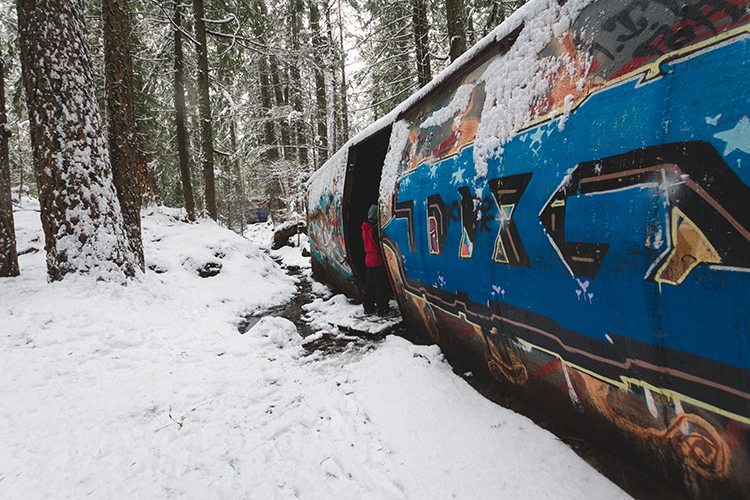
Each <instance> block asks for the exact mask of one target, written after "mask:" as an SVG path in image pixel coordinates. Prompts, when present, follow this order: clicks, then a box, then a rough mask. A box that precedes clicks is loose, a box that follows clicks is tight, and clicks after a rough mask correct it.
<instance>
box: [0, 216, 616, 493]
mask: <svg viewBox="0 0 750 500" xmlns="http://www.w3.org/2000/svg"><path fill="white" fill-rule="evenodd" d="M182 217H183V214H182V213H181V212H179V211H173V210H166V209H156V210H153V211H151V212H149V213H148V214H146V215H145V217H144V219H143V227H144V244H145V255H146V262H147V263H148V265H149V270H148V271H147V272H146V273H145V275H144V276H142V278H141V279H139V280H135V281H130V282H129V284H128V285H127V286H120V285H116V284H114V283H107V282H97V281H95V280H92V279H91V278H90V277H85V276H69V277H67V278H66V279H65V280H63V281H61V282H54V283H49V284H48V283H46V270H45V263H44V251H43V244H44V243H43V237H42V236H41V224H40V222H39V213H38V205H34V204H33V203H31V202H29V203H24V204H23V206H22V207H21V208H19V209H18V210H16V212H15V223H16V228H17V232H18V247H19V250H21V251H22V252H23V255H21V256H20V257H19V261H20V262H19V264H20V267H21V276H19V277H17V278H0V332H1V333H2V335H0V366H2V370H0V401H2V402H3V404H2V405H0V442H2V444H3V445H2V446H1V447H0V497H2V498H14V499H15V498H22V499H24V500H36V499H48V498H82V497H87V496H88V497H92V498H107V499H112V500H116V499H121V498H122V499H126V498H127V499H131V498H148V499H162V498H164V499H166V498H186V499H193V498H194V499H200V500H211V499H227V498H248V499H267V498H268V499H286V498H290V499H291V498H297V499H320V498H330V499H342V500H348V499H351V498H367V499H389V500H390V499H421V498H430V499H433V498H434V499H440V498H466V499H484V498H486V499H490V498H513V499H514V500H515V499H527V498H528V499H538V498H551V499H571V498H575V499H599V498H607V499H620V498H627V495H625V494H624V493H623V492H622V491H620V490H618V489H617V488H616V487H615V486H614V485H612V484H611V483H610V482H609V481H607V480H606V479H605V478H603V477H602V476H601V475H599V474H598V473H597V472H596V471H594V470H593V469H591V468H590V467H589V466H588V465H586V464H585V463H584V462H583V461H582V460H581V459H580V458H579V457H578V456H576V455H575V454H574V453H573V452H572V451H571V450H570V449H568V448H567V447H565V446H564V445H563V444H561V443H560V442H559V441H558V440H557V439H556V438H555V437H554V436H552V435H551V434H549V433H547V432H546V431H544V430H542V429H539V428H537V427H535V426H534V425H533V424H532V423H531V422H529V421H528V420H527V419H525V418H523V417H520V416H518V415H515V414H513V413H512V412H510V411H508V410H505V409H503V408H500V407H498V406H496V405H494V404H492V403H490V402H488V401H487V400H485V399H484V398H482V397H481V396H480V395H478V394H477V393H476V392H475V391H474V390H473V389H471V387H469V386H468V385H467V384H466V382H464V381H463V380H462V379H460V378H458V377H456V376H455V375H454V374H453V372H452V370H451V367H450V366H449V365H448V364H447V363H445V361H444V360H443V358H442V355H441V354H440V351H439V349H438V348H436V347H434V346H432V347H425V346H421V347H420V346H414V345H411V344H409V343H408V342H406V341H404V340H402V339H400V338H394V337H388V338H387V339H386V340H385V341H383V342H382V343H374V342H371V341H368V340H366V339H358V340H357V341H356V342H352V343H351V344H349V347H348V348H346V349H345V350H344V352H341V353H338V354H333V355H326V354H324V353H322V352H321V351H315V352H313V353H309V350H308V349H306V348H305V345H306V344H307V342H309V339H301V338H300V337H299V335H298V334H297V332H296V330H295V328H294V325H293V324H292V323H291V322H290V321H288V320H285V319H282V318H272V317H265V318H262V319H261V320H260V321H259V322H258V323H257V324H256V325H255V326H254V327H253V328H251V329H250V330H248V331H247V332H246V333H245V334H240V333H239V332H238V329H237V324H236V323H237V320H238V319H239V318H240V317H241V316H243V315H245V314H250V313H253V314H258V315H262V311H263V310H264V309H265V308H267V307H270V306H273V305H277V304H280V303H283V302H285V301H286V300H288V299H289V298H290V297H291V295H292V294H293V293H294V291H295V286H294V284H293V281H292V280H291V278H288V277H286V276H285V275H284V274H283V273H282V272H281V271H280V269H279V267H278V266H277V265H276V264H274V263H273V262H272V261H271V260H270V259H269V258H268V257H266V256H265V255H264V254H263V253H262V252H260V251H259V250H258V249H257V247H255V245H253V244H252V243H250V242H248V241H246V240H244V239H243V238H241V237H239V236H238V235H236V234H233V233H232V232H230V231H228V230H225V229H222V228H220V227H219V226H217V225H216V224H214V223H213V222H211V221H200V222H199V223H196V224H187V223H185V222H183V221H182ZM35 250H36V251H35ZM187 261H191V262H198V263H201V262H204V261H217V262H220V263H221V264H222V267H221V271H220V273H219V274H217V275H216V276H214V277H210V278H201V277H200V276H198V274H196V271H195V269H194V268H193V266H185V265H184V263H185V262H187ZM336 300H340V299H336ZM340 305H341V308H340V309H339V308H337V307H336V306H335V304H333V305H331V304H329V306H328V309H326V311H327V314H329V315H330V316H335V315H339V314H344V313H345V311H348V308H350V307H357V308H359V306H353V305H352V304H348V303H341V304H340ZM349 313H351V312H349ZM314 338H315V337H314Z"/></svg>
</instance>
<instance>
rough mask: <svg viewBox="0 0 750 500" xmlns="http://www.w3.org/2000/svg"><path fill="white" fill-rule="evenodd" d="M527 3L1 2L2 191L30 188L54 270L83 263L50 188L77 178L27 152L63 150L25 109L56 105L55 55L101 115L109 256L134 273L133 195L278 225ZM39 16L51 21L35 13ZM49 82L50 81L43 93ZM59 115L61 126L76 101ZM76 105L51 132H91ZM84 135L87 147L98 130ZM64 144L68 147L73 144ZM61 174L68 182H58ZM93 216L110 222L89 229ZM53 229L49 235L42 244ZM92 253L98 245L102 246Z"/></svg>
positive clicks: (199, 212)
mask: <svg viewBox="0 0 750 500" xmlns="http://www.w3.org/2000/svg"><path fill="white" fill-rule="evenodd" d="M523 1H524V0H434V1H431V0H366V1H359V2H358V1H356V0H238V1H233V0H193V1H192V2H188V3H177V2H174V1H157V0H102V1H91V0H81V1H80V2H72V1H71V2H67V1H63V2H60V1H55V0H48V1H43V2H28V1H25V0H18V2H13V1H8V0H0V61H1V64H0V76H1V77H2V78H0V81H1V82H2V83H3V84H4V85H3V86H0V104H2V106H0V131H2V132H3V133H0V141H2V144H0V152H2V153H3V154H2V155H0V160H1V161H2V163H3V165H2V167H3V174H4V175H3V176H2V179H0V180H2V182H0V188H3V190H5V191H8V186H10V188H11V189H12V196H13V198H14V199H16V200H18V199H20V196H22V195H30V196H32V197H39V198H40V200H41V202H42V218H43V223H45V224H47V226H48V227H45V229H46V230H45V234H46V235H47V251H48V258H47V260H48V271H49V278H50V279H52V280H55V279H60V278H62V277H63V276H64V275H65V274H66V273H67V272H71V271H72V272H81V270H82V269H83V270H84V271H85V268H86V267H87V264H80V263H78V264H76V263H73V264H66V263H64V262H63V261H65V260H70V259H71V253H72V251H71V250H70V248H68V247H69V245H68V247H65V246H64V245H62V244H61V243H60V241H61V236H60V234H62V233H63V232H65V228H66V227H69V226H71V224H69V223H66V222H65V219H66V218H67V219H70V217H71V216H70V210H68V213H67V214H66V213H62V211H63V209H62V208H60V206H61V205H65V206H67V208H68V209H70V207H74V208H75V206H76V203H77V202H75V201H71V200H70V199H69V198H60V197H59V195H60V192H61V191H62V192H66V193H68V194H67V196H69V195H70V191H74V190H76V189H78V188H79V187H80V186H79V187H76V186H77V185H76V182H77V181H76V180H75V179H73V180H70V179H67V177H75V176H73V175H72V174H70V167H69V166H64V167H63V171H62V172H52V173H51V174H50V170H54V168H52V167H50V166H45V165H44V160H39V159H37V160H36V161H35V159H34V151H35V147H34V146H33V141H34V137H36V140H37V146H36V150H39V151H41V150H48V151H47V152H48V153H49V154H50V155H51V150H52V149H54V148H56V147H57V146H55V145H54V144H52V142H53V141H50V143H48V144H46V145H45V144H42V142H43V140H42V138H43V137H42V136H45V135H50V133H49V131H48V132H45V133H41V132H40V130H41V128H39V129H38V131H37V133H36V134H35V133H34V127H35V120H34V119H32V120H29V116H30V115H29V107H30V105H31V106H32V107H33V106H39V109H47V108H44V106H45V105H47V106H48V107H49V106H53V107H54V106H55V105H56V104H55V102H56V101H60V97H62V96H60V95H58V94H62V93H63V92H64V90H61V89H62V88H65V85H64V84H63V87H59V85H58V87H55V85H54V83H55V82H54V81H53V82H52V84H49V82H48V81H47V80H49V76H50V75H49V74H50V73H53V74H54V73H55V72H56V71H57V70H54V69H53V70H52V71H50V69H49V68H48V67H45V62H44V57H45V54H49V53H52V52H54V54H55V55H54V57H53V58H52V60H51V62H50V61H46V64H47V66H50V65H52V66H55V65H60V68H62V70H60V71H67V70H68V69H70V68H75V69H72V70H70V71H68V72H69V73H70V74H72V80H73V86H78V87H81V86H82V87H84V88H83V89H80V88H79V89H78V92H80V93H81V95H82V94H84V93H88V94H90V95H92V96H93V99H95V102H96V104H95V105H94V106H93V107H95V108H98V109H96V110H93V112H95V113H96V112H98V114H99V116H100V121H101V135H103V136H106V142H107V145H108V148H109V157H110V165H109V166H108V165H106V164H102V165H101V168H102V169H103V171H104V173H103V174H102V175H103V176H104V177H107V176H108V175H110V174H109V170H111V171H112V175H113V178H114V179H113V180H114V184H115V186H116V187H117V196H118V198H119V205H120V207H121V211H122V214H123V219H124V228H125V233H127V238H129V240H130V246H131V249H132V250H133V254H134V256H129V255H125V256H124V257H123V256H122V255H121V254H127V253H128V252H126V251H123V250H122V249H118V250H116V251H114V254H117V255H116V256H113V255H114V254H112V253H111V254H110V255H104V257H103V260H110V261H112V260H114V261H115V264H116V265H117V266H119V267H120V268H123V267H124V268H125V274H126V275H132V273H133V271H132V269H130V270H129V268H128V266H130V267H133V265H134V266H135V267H141V269H143V257H142V245H141V244H140V223H139V222H138V218H139V213H140V212H139V210H140V206H145V205H147V204H149V203H154V202H156V203H160V204H163V205H166V206H169V207H184V208H185V209H186V214H187V217H188V218H189V219H190V220H195V218H196V216H207V217H211V218H213V219H215V220H217V221H218V222H220V223H221V224H223V225H225V226H226V227H228V228H230V229H232V230H235V231H237V232H242V230H243V228H244V226H245V224H246V223H247V222H248V221H251V220H252V215H253V211H254V209H258V208H266V209H268V210H269V212H270V214H271V217H272V218H273V219H274V220H282V219H283V218H284V217H286V216H288V215H289V214H291V213H302V212H303V211H304V199H305V198H304V183H305V182H306V180H307V179H308V178H309V176H310V174H311V173H312V172H314V171H315V170H316V169H317V168H318V167H320V166H321V165H322V164H323V163H324V162H325V161H326V160H327V159H328V158H329V157H330V156H331V154H333V153H334V152H335V151H336V150H337V149H339V148H340V147H341V146H342V145H343V144H345V143H346V141H347V140H348V139H349V137H351V136H352V135H354V134H356V133H357V132H358V131H360V130H361V129H363V128H364V127H365V126H366V125H368V124H369V123H371V122H372V121H374V120H376V119H378V118H380V117H382V116H383V115H385V114H386V113H388V112H389V111H390V110H391V109H392V108H393V107H394V106H396V105H397V104H398V103H400V102H401V101H403V100H404V99H405V98H406V97H407V96H409V95H410V94H411V93H413V92H414V91H416V90H417V89H419V88H420V87H422V86H424V85H426V84H427V83H428V82H429V81H430V80H431V78H432V76H433V75H434V74H437V73H438V72H439V71H440V70H442V69H443V68H444V67H446V66H447V65H448V64H449V63H450V62H451V61H452V60H454V59H455V58H456V57H458V56H459V55H460V54H461V53H462V52H463V51H465V50H466V48H467V47H470V46H471V45H472V44H474V43H475V42H476V41H477V40H479V39H480V38H481V37H483V36H484V35H486V34H487V33H488V32H489V31H490V30H492V29H493V28H494V27H495V26H496V25H498V24H499V23H501V22H502V21H503V20H504V19H505V18H506V17H507V16H508V15H509V14H510V13H512V12H513V11H514V10H515V9H517V8H518V7H520V6H521V5H522V4H523ZM27 4H28V5H27ZM42 4H43V5H42ZM35 9H36V11H35ZM42 11H43V12H42ZM40 12H42V13H40ZM35 16H36V17H35ZM44 16H48V17H45V19H48V20H49V19H52V20H53V21H40V19H41V18H42V17H44ZM60 19H62V21H61V22H60V23H58V20H60ZM35 22H36V23H37V24H36V25H34V23H35ZM45 22H50V25H51V24H52V23H58V24H63V25H65V26H62V28H60V31H59V33H60V35H59V36H60V37H70V36H71V31H75V30H69V29H68V26H71V25H74V24H76V22H77V23H78V25H79V29H80V31H82V33H81V39H82V40H85V42H83V44H84V45H85V46H87V47H88V50H80V49H79V50H78V53H73V54H70V53H69V54H67V55H65V54H63V53H64V52H66V51H67V52H71V51H74V50H75V49H73V48H74V47H80V44H79V43H78V42H77V40H72V41H70V40H56V39H55V37H54V35H49V33H48V35H47V38H46V39H45V38H44V36H41V35H39V33H42V32H46V31H48V30H47V27H45V26H44V23H45ZM66 23H67V25H66ZM37 35H38V36H37ZM24 41H26V45H24ZM33 44H36V46H33ZM45 44H46V46H45ZM24 47H25V49H24ZM24 50H25V52H24ZM35 51H36V52H38V54H37V55H38V57H37V58H36V59H34V53H35ZM45 51H46V52H45ZM24 57H26V66H24ZM40 61H41V62H40ZM79 63H80V67H79ZM30 68H34V69H35V71H32V70H31V69H30ZM34 73H36V75H35V74H34ZM79 74H81V75H85V76H86V78H83V77H81V78H78V76H77V75H79ZM53 76H54V75H53ZM45 79H47V80H45ZM61 79H62V80H65V76H62V77H61ZM53 80H54V79H53ZM45 82H46V83H45ZM45 85H47V87H54V88H56V89H57V90H55V91H53V92H52V93H50V92H49V89H47V90H40V89H43V88H44V87H45ZM3 87H4V89H3ZM29 89H32V92H34V93H36V94H38V96H36V98H35V99H32V100H29V99H28V98H27V95H28V93H29ZM53 90H54V89H53ZM45 92H47V93H46V94H45ZM45 96H46V97H45ZM45 99H46V100H47V101H48V102H47V103H46V104H45V103H44V102H42V101H44V100H45ZM65 99H68V97H62V100H63V101H65ZM72 100H73V101H80V100H81V99H80V98H74V99H72ZM30 103H31V104H30ZM66 106H67V105H66ZM38 113H39V111H38V110H32V113H31V114H32V116H35V117H38V116H39V114H38ZM65 113H67V114H66V116H67V120H68V121H70V115H71V111H70V110H68V109H67V108H66V111H65ZM85 114H86V112H85V111H81V112H80V113H79V114H77V115H76V116H78V118H77V119H78V120H79V121H80V122H81V123H79V124H78V126H79V132H76V133H72V134H71V132H69V131H68V132H66V135H64V136H61V138H57V142H58V143H60V142H63V143H64V142H66V141H69V140H70V137H71V135H72V136H75V135H76V134H78V135H81V134H83V135H86V134H89V133H90V131H89V130H87V129H86V126H87V125H86V126H84V122H85V123H86V124H88V123H89V122H90V121H91V118H90V117H86V116H84V115H85ZM36 121H37V122H38V121H40V119H37V120H36ZM42 121H43V120H42ZM52 121H53V122H54V119H53V120H52ZM59 121H60V122H62V121H65V120H62V119H60V120H59ZM3 122H5V125H4V126H3ZM36 126H37V127H40V125H39V124H38V123H37V124H36ZM48 126H51V127H52V128H51V129H49V130H55V127H57V128H58V129H59V128H60V127H61V126H62V125H61V123H51V124H48ZM66 127H67V125H66ZM81 130H83V131H81ZM55 133H56V132H55ZM98 133H99V131H94V132H93V135H94V136H95V135H96V134H98ZM53 135H54V134H53ZM39 141H41V142H39ZM92 141H94V142H92ZM85 142H86V143H87V144H88V145H89V146H90V145H91V144H94V143H95V139H90V138H89V139H86V141H85ZM70 144H71V143H69V142H68V143H67V144H63V149H64V148H65V147H68V150H70ZM89 149H90V148H89ZM94 149H96V148H94ZM60 154H62V155H64V154H65V153H64V151H63V152H61V153H60ZM40 162H41V163H40ZM93 163H96V162H93V161H89V164H93ZM40 165H41V166H40ZM40 172H41V175H40ZM47 174H50V175H47ZM87 176H88V177H91V176H90V175H88V174H87V175H82V176H79V177H80V178H84V177H87ZM61 177H62V178H66V181H65V182H68V184H67V185H66V187H65V188H62V189H61V188H60V186H59V179H60V178H61ZM94 177H95V176H94ZM45 186H46V188H47V190H48V193H47V195H46V196H45V192H44V191H45ZM55 186H57V187H55ZM81 188H82V189H89V188H90V187H89V186H86V187H85V188H83V187H81ZM55 196H57V199H55ZM101 199H104V200H105V201H104V204H107V203H108V202H106V197H104V198H101ZM45 200H46V201H45ZM89 203H94V204H95V202H91V201H90V202H89ZM83 204H84V205H85V204H86V203H85V202H83ZM114 204H116V203H114ZM4 205H8V203H7V200H6V203H4ZM9 208H10V207H5V208H4V209H3V207H0V210H4V211H6V212H8V211H9ZM45 208H46V209H45ZM56 210H57V211H58V212H57V213H55V211H56ZM128 212H130V214H128ZM115 215H117V214H115ZM118 216H119V215H118ZM11 217H12V216H11ZM97 217H98V215H97ZM45 218H46V219H50V220H51V221H52V220H54V219H55V218H56V219H57V222H56V223H55V222H45ZM112 220H114V219H112ZM68 222H70V221H68ZM74 222H75V221H74ZM97 224H108V223H107V222H106V221H104V222H99V223H95V224H93V225H92V227H93V228H94V229H95V228H96V226H97ZM9 225H10V226H11V227H10V228H9V227H8V226H9ZM72 225H75V224H72ZM47 229H49V230H47ZM10 230H12V218H11V220H10V222H9V223H4V224H0V233H3V234H0V243H2V244H3V245H4V247H5V248H6V249H7V248H9V244H10V243H11V241H10V240H12V234H9V232H11V231H10ZM68 231H69V232H70V229H68ZM88 231H89V232H91V231H92V229H89V230H88ZM53 233H56V234H57V235H58V236H57V240H54V239H53V240H52V241H51V240H50V238H51V237H54V234H53ZM72 236H73V237H74V238H75V239H78V240H83V239H89V238H90V237H91V235H90V234H89V235H82V234H72ZM117 237H118V236H117V235H113V236H112V238H117ZM94 244H95V245H96V242H94ZM55 247H57V249H56V250H55ZM50 249H52V250H50ZM76 252H78V253H85V252H86V250H85V248H78V249H77V250H76ZM92 252H99V253H101V245H100V246H99V248H97V249H96V250H92ZM2 253H3V256H4V259H3V260H4V262H5V263H4V264H3V265H0V268H3V269H1V270H3V273H0V275H5V276H7V275H13V264H12V263H9V262H8V261H9V259H10V257H11V255H10V253H12V252H11V251H10V250H4V251H3V252H2ZM55 261H57V264H55ZM128 261H130V262H131V264H128ZM123 262H124V264H123ZM133 263H134V264H133ZM3 266H4V267H3ZM9 270H10V271H9Z"/></svg>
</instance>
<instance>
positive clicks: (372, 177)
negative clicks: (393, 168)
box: [343, 126, 391, 296]
mask: <svg viewBox="0 0 750 500" xmlns="http://www.w3.org/2000/svg"><path fill="white" fill-rule="evenodd" d="M390 137H391V127H390V126H388V127H386V128H384V129H383V130H381V131H380V132H377V133H376V134H374V135H372V136H371V137H369V138H368V139H365V140H364V141H362V142H360V143H358V144H356V145H354V146H352V147H351V148H350V149H349V162H348V165H347V171H346V186H345V188H344V206H343V212H344V235H345V241H346V252H347V255H348V256H349V263H350V265H351V266H352V269H353V270H354V275H355V277H356V279H357V287H358V288H359V291H360V296H361V292H362V290H363V286H364V282H365V277H366V276H367V267H366V266H365V248H364V241H363V240H362V223H363V222H364V221H365V220H366V219H367V210H368V209H369V208H370V206H371V205H376V204H377V203H378V194H379V192H380V174H381V172H382V170H383V162H384V161H385V155H386V153H387V152H388V140H389V139H390Z"/></svg>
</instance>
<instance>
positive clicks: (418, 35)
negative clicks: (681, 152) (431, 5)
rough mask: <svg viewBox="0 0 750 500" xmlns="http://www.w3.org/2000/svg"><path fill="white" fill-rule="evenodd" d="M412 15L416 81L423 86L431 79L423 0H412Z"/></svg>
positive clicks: (425, 7) (427, 31)
mask: <svg viewBox="0 0 750 500" xmlns="http://www.w3.org/2000/svg"><path fill="white" fill-rule="evenodd" d="M412 7H413V9H414V15H413V18H412V24H413V26H414V49H415V50H414V54H415V56H416V58H417V81H418V82H419V86H420V87H424V86H425V85H427V84H428V83H430V80H432V70H431V69H430V45H429V39H428V33H429V24H428V21H427V3H426V1H425V0H412Z"/></svg>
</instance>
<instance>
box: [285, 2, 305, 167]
mask: <svg viewBox="0 0 750 500" xmlns="http://www.w3.org/2000/svg"><path fill="white" fill-rule="evenodd" d="M304 7H305V6H304V3H303V0H291V2H290V15H289V22H290V25H291V39H292V51H293V53H294V54H295V55H296V56H297V57H299V53H300V41H299V35H300V31H301V30H302V12H303V11H304ZM298 60H300V59H298ZM289 79H290V80H291V93H292V95H291V96H290V101H291V103H292V109H294V111H296V113H295V121H294V135H295V144H296V145H297V153H298V160H299V163H300V165H301V166H302V168H303V169H306V168H307V163H308V160H307V151H308V149H307V143H308V139H307V134H306V133H305V122H304V120H303V119H302V114H303V113H302V112H303V109H302V76H301V74H300V65H298V64H292V65H291V66H290V68H289Z"/></svg>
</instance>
